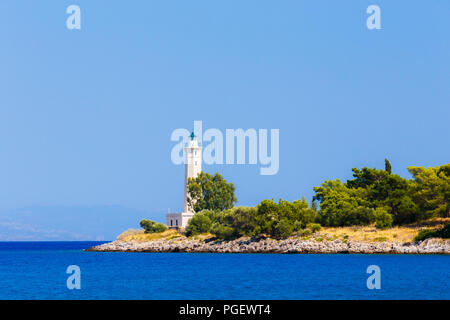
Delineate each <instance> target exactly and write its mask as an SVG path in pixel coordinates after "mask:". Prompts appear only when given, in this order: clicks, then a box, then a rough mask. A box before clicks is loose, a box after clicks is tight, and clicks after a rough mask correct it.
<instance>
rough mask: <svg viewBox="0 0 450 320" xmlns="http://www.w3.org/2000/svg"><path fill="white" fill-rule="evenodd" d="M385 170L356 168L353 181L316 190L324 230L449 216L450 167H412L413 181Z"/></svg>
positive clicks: (327, 183)
mask: <svg viewBox="0 0 450 320" xmlns="http://www.w3.org/2000/svg"><path fill="white" fill-rule="evenodd" d="M391 170H392V169H391V165H390V163H389V161H388V160H387V159H386V163H385V170H378V169H370V168H367V167H364V168H362V169H357V168H353V169H352V171H353V177H354V179H352V180H348V181H347V182H345V183H342V182H341V181H340V180H339V179H337V180H331V181H325V182H324V183H322V185H321V186H319V187H315V188H314V191H315V192H316V194H315V195H314V200H317V201H318V202H319V203H320V219H319V220H320V223H321V224H322V225H324V226H348V225H368V224H371V223H373V222H374V221H375V222H376V224H377V226H379V227H380V228H388V227H390V226H391V225H403V224H406V223H413V222H416V221H421V220H424V219H429V218H435V217H449V215H450V203H449V199H450V164H446V165H443V166H441V167H435V168H427V169H426V168H423V167H409V168H408V170H409V171H410V172H411V174H412V175H413V177H414V179H413V180H407V179H405V178H402V177H400V176H399V175H396V174H392V173H391ZM373 210H375V211H373Z"/></svg>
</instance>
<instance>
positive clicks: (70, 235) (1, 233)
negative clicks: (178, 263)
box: [0, 206, 165, 241]
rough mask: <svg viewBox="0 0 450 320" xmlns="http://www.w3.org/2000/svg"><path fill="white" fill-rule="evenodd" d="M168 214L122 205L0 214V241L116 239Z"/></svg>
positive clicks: (35, 209) (7, 211)
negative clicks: (146, 221)
mask: <svg viewBox="0 0 450 320" xmlns="http://www.w3.org/2000/svg"><path fill="white" fill-rule="evenodd" d="M164 214H165V213H164V212H160V213H149V212H145V211H141V210H136V209H130V208H126V207H122V206H67V207H66V206H36V207H27V208H21V209H14V210H4V211H1V212H0V241H72V240H73V241H76V240H79V241H81V240H114V239H116V237H117V236H118V235H119V234H120V233H122V232H123V231H125V230H127V229H129V228H138V227H139V221H140V220H142V219H151V220H155V221H160V222H162V221H163V218H164Z"/></svg>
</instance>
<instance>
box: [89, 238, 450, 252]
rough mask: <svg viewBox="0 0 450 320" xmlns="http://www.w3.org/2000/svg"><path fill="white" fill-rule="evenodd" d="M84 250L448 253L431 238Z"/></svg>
mask: <svg viewBox="0 0 450 320" xmlns="http://www.w3.org/2000/svg"><path fill="white" fill-rule="evenodd" d="M84 251H91V252H92V251H94V252H185V253H188V252H191V253H278V254H444V255H447V254H450V240H448V239H440V238H430V239H427V240H424V241H422V242H421V243H399V242H387V241H385V242H362V241H350V240H349V241H342V240H339V239H338V240H324V241H316V240H301V239H295V238H290V239H284V240H275V239H270V238H264V237H259V238H248V237H243V238H239V239H236V240H230V241H225V240H220V241H215V240H211V239H207V240H194V239H182V240H179V239H171V240H154V241H136V240H128V241H123V240H116V241H113V242H109V243H105V244H102V245H99V246H95V247H92V248H89V249H86V250H84Z"/></svg>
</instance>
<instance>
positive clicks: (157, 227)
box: [140, 219, 167, 233]
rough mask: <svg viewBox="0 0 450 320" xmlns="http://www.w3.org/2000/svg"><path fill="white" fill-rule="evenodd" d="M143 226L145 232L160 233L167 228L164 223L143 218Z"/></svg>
mask: <svg viewBox="0 0 450 320" xmlns="http://www.w3.org/2000/svg"><path fill="white" fill-rule="evenodd" d="M140 225H141V227H142V228H144V230H145V233H159V232H163V231H166V230H167V227H166V226H165V225H164V224H162V223H158V222H155V221H152V220H146V219H144V220H142V221H141V222H140Z"/></svg>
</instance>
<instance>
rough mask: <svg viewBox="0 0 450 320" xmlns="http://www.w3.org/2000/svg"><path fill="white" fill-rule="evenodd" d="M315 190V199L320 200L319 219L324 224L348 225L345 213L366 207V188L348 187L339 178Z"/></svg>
mask: <svg viewBox="0 0 450 320" xmlns="http://www.w3.org/2000/svg"><path fill="white" fill-rule="evenodd" d="M314 191H315V192H316V194H315V195H314V200H317V201H319V202H320V212H319V215H320V217H319V221H320V222H321V224H322V225H324V226H341V225H348V224H347V222H346V216H345V215H346V214H348V213H349V212H351V210H353V209H355V208H358V207H360V206H362V207H366V197H367V194H366V190H365V189H364V188H355V189H352V188H348V187H347V186H346V185H345V184H343V183H342V182H341V181H340V180H339V179H336V180H328V181H325V182H323V183H322V185H321V186H320V187H314Z"/></svg>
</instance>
